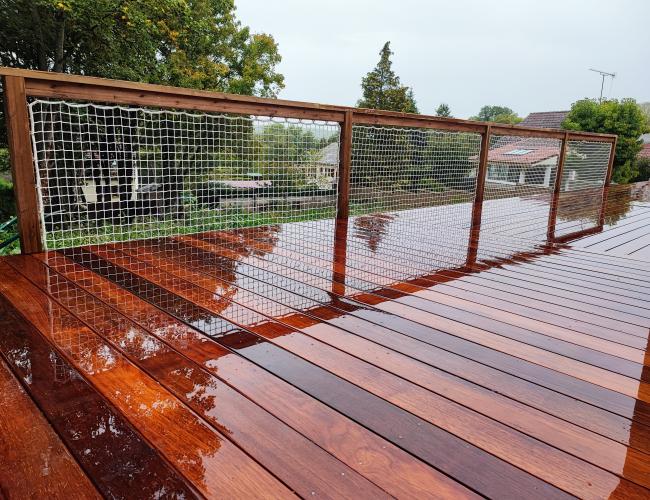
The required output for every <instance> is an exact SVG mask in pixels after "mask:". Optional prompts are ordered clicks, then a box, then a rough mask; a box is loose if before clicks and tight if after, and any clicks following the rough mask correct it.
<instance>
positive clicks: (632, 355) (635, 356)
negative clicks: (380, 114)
mask: <svg viewBox="0 0 650 500" xmlns="http://www.w3.org/2000/svg"><path fill="white" fill-rule="evenodd" d="M195 241H196V240H195ZM222 248H223V247H222ZM173 250H175V249H173V248H172V252H170V253H173ZM224 252H227V250H226V249H224ZM177 253H178V259H187V260H188V261H192V262H196V261H197V259H198V260H200V258H201V256H202V255H203V254H204V253H205V252H203V251H202V250H200V249H198V248H196V249H195V250H187V249H186V248H183V247H182V246H181V245H179V246H178V251H177ZM213 260H214V261H215V262H211V263H209V264H207V266H213V267H214V266H215V265H217V266H218V262H217V261H216V260H215V259H213ZM200 264H201V263H200V262H199V265H200ZM205 265H206V264H204V267H205ZM398 288H399V287H398ZM427 292H429V290H424V291H422V292H421V293H419V294H418V292H414V294H415V295H419V296H421V297H424V298H429V295H427ZM439 296H442V295H440V294H439ZM434 302H438V303H440V302H441V300H436V301H434ZM485 310H486V311H487V312H488V316H487V317H489V318H491V319H499V320H501V321H503V320H502V318H499V317H498V311H496V312H497V314H494V315H491V316H490V315H489V313H492V312H494V310H493V309H491V308H485ZM473 315H474V313H469V314H467V316H468V317H469V318H471V317H472V316H473ZM517 319H518V318H517V317H515V315H511V317H510V321H508V322H505V323H506V324H508V325H514V326H517V327H521V328H526V327H529V329H530V330H531V331H534V332H536V333H541V334H544V335H548V336H550V337H552V338H553V339H560V340H562V341H567V342H571V343H574V344H577V345H579V346H584V347H588V348H590V349H593V350H596V351H600V352H603V353H606V354H609V355H612V356H618V357H622V358H624V359H627V360H629V361H633V362H635V363H641V364H642V363H643V361H644V360H643V357H644V351H642V350H640V348H641V346H642V345H643V346H644V343H643V340H642V339H639V340H638V347H639V349H633V348H629V347H626V346H623V345H620V344H617V343H614V342H611V341H609V340H604V339H602V338H594V337H592V336H591V335H585V334H580V333H578V332H574V331H567V330H565V329H563V328H558V327H553V326H552V325H548V324H545V323H541V322H535V321H532V320H528V321H526V319H525V318H523V320H522V321H517ZM518 323H519V324H518ZM510 328H511V327H510ZM493 331H495V330H493ZM496 331H497V332H498V330H496ZM527 333H528V332H525V331H524V332H523V335H522V337H525V336H526V335H527ZM507 335H508V334H507V333H506V336H507ZM540 342H541V343H542V344H540ZM544 342H546V345H550V346H551V350H554V349H557V348H561V347H562V342H554V341H552V340H551V341H549V340H547V339H545V338H544V337H540V338H539V339H538V340H537V343H536V342H535V339H533V340H532V341H531V342H529V343H532V344H534V345H538V346H539V345H542V346H543V345H544V344H543V343H544ZM560 351H561V349H560ZM555 352H559V351H558V350H556V351H555ZM590 354H591V352H590V351H584V355H585V356H589V355H590ZM577 359H582V358H580V357H577ZM608 362H610V363H611V362H616V360H615V359H614V360H611V359H608V358H604V363H608ZM596 364H598V363H597V362H596ZM600 366H604V365H600ZM630 369H631V370H633V371H632V373H633V374H635V372H634V370H636V367H635V366H634V365H630ZM615 371H616V370H615Z"/></svg>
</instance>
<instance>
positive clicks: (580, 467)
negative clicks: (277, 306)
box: [95, 249, 650, 496]
mask: <svg viewBox="0 0 650 500" xmlns="http://www.w3.org/2000/svg"><path fill="white" fill-rule="evenodd" d="M95 251H96V252H97V253H98V255H100V256H102V257H105V258H107V259H108V260H109V261H111V262H113V263H114V264H117V265H120V266H123V267H124V268H126V269H127V270H129V271H131V272H134V273H136V274H138V275H140V276H142V277H143V278H146V279H149V280H151V281H153V282H154V283H157V284H158V285H159V286H164V287H166V288H168V289H169V290H170V291H173V292H174V293H176V294H178V295H179V296H181V297H184V298H185V299H186V300H188V301H191V302H192V303H196V304H199V305H201V306H202V307H204V308H205V309H207V310H211V311H213V312H214V313H215V314H221V313H222V312H223V307H222V306H220V305H219V304H218V301H217V302H215V300H214V299H213V298H212V296H211V293H210V292H208V291H207V290H206V291H205V292H202V291H201V289H200V288H197V287H195V286H193V285H192V284H190V283H189V282H187V281H186V282H180V281H179V280H178V279H176V280H174V279H173V278H172V279H170V277H168V275H167V274H166V273H165V275H162V274H161V273H160V271H156V268H154V267H152V266H150V265H147V264H144V263H142V262H136V261H134V260H133V259H131V258H128V257H123V256H122V255H123V254H121V252H119V251H113V250H103V249H95ZM171 269H172V267H171V265H169V267H168V269H167V270H166V271H170V270H171ZM172 272H173V271H172ZM251 320H252V321H253V322H258V321H259V320H258V319H257V318H254V317H253V318H251ZM254 330H255V332H257V333H258V334H260V335H262V336H263V337H264V338H266V339H267V340H270V341H272V342H273V343H276V344H279V345H282V346H283V347H285V348H288V349H290V351H291V352H294V353H296V354H299V355H300V356H302V357H303V358H305V359H308V360H309V361H311V362H312V363H314V364H317V365H320V366H322V367H325V368H327V369H328V370H329V371H330V372H332V373H334V374H337V375H339V376H341V377H342V378H344V379H346V380H348V381H352V382H354V383H355V384H357V385H359V386H360V387H362V388H364V389H366V390H368V391H370V392H372V393H374V394H376V395H378V396H380V397H383V398H384V399H387V400H388V401H391V402H393V403H394V404H396V405H398V406H400V407H402V408H405V409H408V410H409V411H411V412H412V413H414V414H416V415H419V416H420V417H422V418H424V419H425V420H428V421H430V422H432V423H435V424H437V425H442V426H443V428H446V429H447V430H451V431H452V432H453V433H454V434H457V435H459V436H461V437H463V438H464V439H467V440H468V441H470V442H474V443H475V444H479V445H480V446H481V447H482V448H484V449H487V450H489V451H490V452H492V453H494V454H496V455H497V456H501V458H503V459H505V460H508V461H510V462H511V463H514V464H516V465H518V466H519V467H521V468H524V469H526V470H529V471H531V472H533V473H534V474H535V475H537V476H539V477H542V478H543V479H545V480H546V481H549V482H551V483H552V484H555V485H556V486H559V487H561V488H563V489H565V490H566V491H568V492H570V493H574V494H578V495H582V496H585V495H587V496H588V495H591V494H596V495H598V493H594V491H595V490H594V488H595V489H600V491H601V493H600V494H609V493H610V492H611V490H612V488H613V487H615V485H616V484H618V479H615V478H613V477H612V476H609V475H607V474H603V473H602V471H601V470H600V469H598V468H594V467H592V466H589V465H587V464H586V463H585V462H582V461H580V460H576V459H573V458H572V457H570V456H569V455H564V454H562V453H559V452H557V451H556V450H554V449H553V448H550V447H548V446H547V445H545V444H543V443H541V442H537V441H534V440H530V438H527V437H526V436H525V435H521V434H518V433H513V432H512V431H511V430H509V429H508V428H507V427H505V426H503V425H502V424H500V423H498V422H496V421H492V420H489V419H484V418H480V417H479V416H478V415H476V414H475V413H473V412H468V411H467V410H466V409H465V408H463V407H460V406H456V405H455V404H453V403H451V402H449V401H448V400H446V399H442V398H440V397H437V396H435V395H434V394H433V393H431V392H428V391H426V390H423V389H421V388H419V387H418V386H416V385H414V384H412V383H410V382H407V381H405V380H403V379H398V378H395V377H394V376H392V375H390V374H388V373H387V372H385V371H383V370H379V369H377V368H375V367H373V366H372V365H369V364H367V363H364V362H362V361H361V360H358V359H356V358H353V357H341V356H345V355H343V354H342V353H340V352H339V351H336V350H332V349H331V348H328V347H326V346H325V345H323V344H318V345H316V344H314V343H313V342H309V341H308V338H307V337H305V336H304V335H303V334H301V333H299V332H298V331H296V330H293V329H291V328H286V327H283V326H281V325H280V324H278V323H277V322H271V323H267V324H262V325H259V326H256V327H255V328H254ZM273 330H275V331H273ZM337 352H338V353H339V354H336V353H337ZM478 428H481V429H482V432H475V431H472V429H478ZM612 444H613V443H612ZM524 449H526V450H528V453H525V454H521V452H522V450H524ZM592 451H593V450H592ZM635 453H636V452H633V451H630V454H631V455H632V457H634V456H635ZM533 456H537V457H539V459H533V458H532V457H533ZM625 457H626V454H625V452H623V454H622V456H621V458H620V462H619V464H618V466H617V468H618V469H619V470H620V468H622V466H623V462H625V460H626V458H625ZM537 460H539V461H537ZM635 461H636V462H638V463H639V464H640V465H639V466H638V468H637V469H636V471H635V472H634V473H631V474H630V476H629V477H630V479H633V480H634V481H637V482H639V483H641V484H645V476H647V473H646V472H645V471H644V466H643V465H642V464H644V462H645V459H644V458H643V457H642V456H640V455H639V456H638V457H637V458H629V455H628V459H627V463H628V464H630V463H632V462H635ZM634 468H635V467H633V466H632V467H628V469H627V472H628V473H629V472H630V470H632V469H634ZM612 481H613V482H612ZM649 484H650V483H649ZM629 487H630V488H634V487H633V486H632V485H630V486H629ZM641 491H642V490H638V492H639V494H641ZM604 492H607V493H604Z"/></svg>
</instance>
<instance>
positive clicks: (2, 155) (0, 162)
mask: <svg viewBox="0 0 650 500" xmlns="http://www.w3.org/2000/svg"><path fill="white" fill-rule="evenodd" d="M8 171H9V150H8V149H7V148H0V174H1V173H4V172H8Z"/></svg>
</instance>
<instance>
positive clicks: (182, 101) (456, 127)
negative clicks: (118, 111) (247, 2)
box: [0, 67, 616, 143]
mask: <svg viewBox="0 0 650 500" xmlns="http://www.w3.org/2000/svg"><path fill="white" fill-rule="evenodd" d="M0 75H2V76H15V77H21V78H24V79H25V93H26V95H27V96H29V97H45V98H59V99H76V100H86V101H88V100H96V101H101V102H110V103H115V104H127V105H139V106H143V105H147V106H156V107H163V108H180V109H192V110H198V111H209V112H219V113H240V114H251V115H260V116H283V117H286V118H298V119H310V120H322V121H330V122H338V123H343V122H344V121H345V116H346V112H351V113H350V114H348V116H351V117H352V122H353V123H354V124H359V125H377V126H395V127H413V128H431V129H438V130H447V131H458V132H470V133H481V134H482V133H485V132H486V130H487V127H488V123H486V122H478V121H472V120H461V119H458V118H442V117H437V116H428V115H417V114H412V113H400V112H394V111H384V110H375V109H363V108H354V107H350V106H336V105H330V104H317V103H310V102H302V101H289V100H284V99H267V98H262V97H253V96H247V95H238V94H227V93H224V92H212V91H206V90H195V89H187V88H179V87H169V86H165V85H155V84H150V83H138V82H127V81H122V80H109V79H106V78H97V77H89V76H78V75H69V74H64V73H53V72H46V71H33V70H24V69H16V68H5V67H0ZM489 125H490V127H491V128H490V131H491V134H492V135H510V136H520V137H544V138H553V139H563V138H564V137H565V135H566V136H567V137H568V139H569V140H577V141H600V142H609V143H613V142H614V140H615V138H616V136H615V135H612V134H598V133H593V132H568V134H566V131H561V130H553V129H543V128H530V127H521V126H518V125H503V124H493V123H491V124H489Z"/></svg>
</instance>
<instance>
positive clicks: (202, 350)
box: [40, 253, 471, 498]
mask: <svg viewBox="0 0 650 500" xmlns="http://www.w3.org/2000/svg"><path fill="white" fill-rule="evenodd" d="M40 257H41V258H42V259H43V260H44V261H45V262H46V263H47V264H48V266H50V267H52V268H53V269H56V270H57V271H59V272H61V273H63V274H65V276H67V277H69V278H70V279H71V280H73V281H75V282H76V283H78V284H79V285H80V286H82V287H83V288H84V289H85V290H88V291H89V292H92V293H93V294H94V295H95V296H97V297H99V298H100V299H102V300H104V301H105V302H107V303H108V304H110V305H111V306H112V307H114V308H115V309H116V310H119V311H121V312H122V313H124V314H125V315H127V316H128V317H129V318H132V319H133V320H134V321H135V322H137V323H138V324H139V325H141V326H142V327H143V328H146V329H147V330H148V331H150V332H152V333H153V334H155V335H156V336H157V337H158V338H160V339H161V340H163V341H165V342H166V343H168V344H169V345H170V346H172V347H173V348H174V349H176V350H177V351H178V352H180V353H182V354H184V355H185V356H187V357H188V358H190V359H192V360H193V361H194V362H196V363H198V364H200V365H201V366H202V367H203V368H204V369H206V370H208V371H209V372H210V373H212V374H213V375H216V376H218V377H219V378H220V379H221V380H223V381H224V382H226V383H228V384H229V385H231V386H232V387H233V388H235V389H236V390H237V391H239V392H241V393H242V394H244V395H245V396H246V397H248V398H249V399H251V400H253V401H255V402H256V403H257V404H259V405H260V406H262V407H264V408H265V409H266V410H267V411H269V412H270V413H272V414H274V415H275V416H276V417H278V418H280V419H282V420H283V421H284V422H286V423H287V424H288V425H290V426H291V427H293V428H294V429H296V430H298V431H299V432H301V433H302V434H303V435H305V436H307V437H308V438H309V439H311V440H312V441H314V442H315V443H317V444H319V445H320V446H321V447H323V448H324V449H326V450H327V451H329V452H330V453H331V454H332V455H334V456H336V457H337V458H338V459H339V460H342V461H344V462H345V463H347V464H348V465H349V466H350V467H353V468H355V469H356V470H358V471H359V472H361V473H362V474H363V475H364V476H366V477H368V478H370V479H371V480H372V481H373V482H374V483H375V484H378V485H380V486H381V487H382V488H383V489H384V490H385V491H387V492H389V493H390V494H392V495H395V496H420V495H424V494H430V493H431V492H435V494H436V496H438V497H440V498H462V497H469V496H471V493H469V492H468V491H467V490H465V489H464V488H462V487H461V486H460V485H459V484H458V483H455V482H454V481H452V480H450V479H448V478H447V477H446V476H444V475H443V474H441V473H439V472H438V471H436V470H435V469H433V468H431V467H429V466H427V465H425V464H424V463H422V462H421V461H419V460H417V459H416V458H414V457H413V456H411V455H409V454H407V453H406V452H404V451H402V450H401V449H400V448H398V447H396V446H395V445H392V444H391V443H390V442H388V441H385V440H383V439H381V438H379V437H378V436H377V435H376V434H374V433H372V432H370V431H368V430H366V429H365V428H364V427H362V426H359V425H358V424H355V423H354V422H353V421H351V420H349V419H347V418H346V417H344V416H343V415H341V414H339V413H337V412H336V411H334V410H332V409H331V408H329V407H327V406H326V405H324V404H322V403H320V402H319V401H317V400H315V399H312V398H310V397H309V396H308V395H306V394H305V393H303V392H301V391H299V390H297V389H296V388H295V387H293V386H291V385H289V384H287V383H286V382H283V381H282V380H281V379H279V378H277V377H274V376H273V375H271V374H270V373H269V372H267V371H265V370H262V369H260V368H258V367H257V366H256V365H254V364H253V363H251V362H249V361H247V360H246V359H244V358H243V357H241V356H239V355H237V354H234V353H232V352H230V351H229V350H228V349H226V348H224V347H222V346H221V345H219V344H217V343H216V342H215V341H214V340H212V339H209V338H208V337H206V336H204V335H202V334H201V333H200V332H199V331H198V330H195V329H193V328H191V327H189V326H188V325H186V324H184V323H182V322H180V321H179V320H177V319H176V318H174V317H172V316H169V315H167V314H165V313H163V312H162V311H161V310H160V309H158V308H156V307H155V306H153V305H152V304H150V303H149V302H146V301H144V300H141V299H139V298H138V297H136V296H135V295H132V294H130V293H129V292H127V291H126V290H124V289H123V288H120V287H119V286H117V285H116V284H114V283H113V282H111V281H109V280H107V279H104V278H102V277H100V276H99V275H97V274H95V273H92V272H91V271H89V270H87V269H86V268H84V267H82V266H80V265H78V264H74V263H72V261H70V260H68V259H66V258H64V257H62V256H60V255H58V254H55V253H51V254H48V255H41V256H40Z"/></svg>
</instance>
